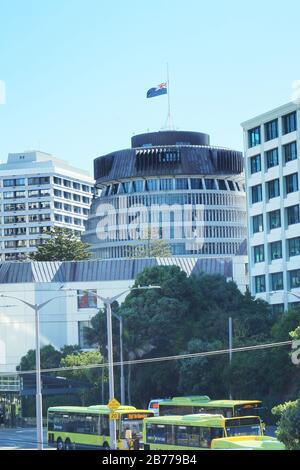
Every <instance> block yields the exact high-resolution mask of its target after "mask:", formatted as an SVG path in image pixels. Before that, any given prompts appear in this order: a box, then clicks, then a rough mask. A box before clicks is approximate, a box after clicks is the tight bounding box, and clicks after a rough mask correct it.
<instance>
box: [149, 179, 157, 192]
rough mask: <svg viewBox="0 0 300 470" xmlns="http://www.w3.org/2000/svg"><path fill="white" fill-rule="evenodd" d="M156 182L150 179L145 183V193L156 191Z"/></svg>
mask: <svg viewBox="0 0 300 470" xmlns="http://www.w3.org/2000/svg"><path fill="white" fill-rule="evenodd" d="M157 183H158V180H155V179H153V180H152V179H151V180H147V181H146V191H157Z"/></svg>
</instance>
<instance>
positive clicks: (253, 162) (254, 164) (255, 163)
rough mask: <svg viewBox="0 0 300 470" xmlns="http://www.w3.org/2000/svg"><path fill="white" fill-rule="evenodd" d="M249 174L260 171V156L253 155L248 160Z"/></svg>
mask: <svg viewBox="0 0 300 470" xmlns="http://www.w3.org/2000/svg"><path fill="white" fill-rule="evenodd" d="M250 166H251V174H253V173H257V172H258V171H261V157H260V155H255V156H254V157H251V158H250Z"/></svg>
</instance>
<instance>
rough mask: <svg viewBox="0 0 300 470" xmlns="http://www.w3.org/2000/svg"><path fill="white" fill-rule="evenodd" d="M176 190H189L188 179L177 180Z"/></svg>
mask: <svg viewBox="0 0 300 470" xmlns="http://www.w3.org/2000/svg"><path fill="white" fill-rule="evenodd" d="M175 189H189V181H188V179H187V178H176V179H175Z"/></svg>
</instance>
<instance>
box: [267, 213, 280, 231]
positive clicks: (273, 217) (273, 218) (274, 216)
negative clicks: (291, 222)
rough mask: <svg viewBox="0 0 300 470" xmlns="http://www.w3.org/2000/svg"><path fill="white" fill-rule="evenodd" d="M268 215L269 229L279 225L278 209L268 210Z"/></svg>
mask: <svg viewBox="0 0 300 470" xmlns="http://www.w3.org/2000/svg"><path fill="white" fill-rule="evenodd" d="M268 215H269V229H270V230H272V229H274V228H279V227H281V217H280V210H279V209H278V210H276V211H272V212H269V213H268Z"/></svg>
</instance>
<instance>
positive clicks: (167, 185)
mask: <svg viewBox="0 0 300 470" xmlns="http://www.w3.org/2000/svg"><path fill="white" fill-rule="evenodd" d="M159 182H160V190H161V191H168V190H171V189H173V180H172V179H171V178H164V179H161V180H160V181H159Z"/></svg>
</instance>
